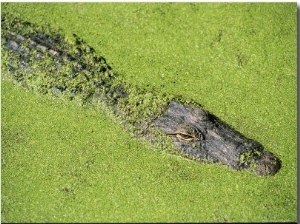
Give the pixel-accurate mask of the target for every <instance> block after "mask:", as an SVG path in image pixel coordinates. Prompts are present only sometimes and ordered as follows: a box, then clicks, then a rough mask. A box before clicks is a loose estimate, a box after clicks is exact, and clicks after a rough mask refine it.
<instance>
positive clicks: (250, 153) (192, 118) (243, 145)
mask: <svg viewBox="0 0 300 224" xmlns="http://www.w3.org/2000/svg"><path fill="white" fill-rule="evenodd" d="M2 38H3V40H5V42H6V44H5V45H4V48H6V49H7V50H9V51H10V52H13V53H14V54H17V55H20V57H19V58H18V60H19V62H21V63H20V64H19V65H18V66H19V67H13V66H11V65H10V63H8V67H9V70H10V71H11V72H14V73H19V74H21V75H18V76H17V77H16V80H17V81H19V82H22V79H23V77H24V76H26V74H27V73H30V72H32V68H31V67H30V64H29V63H28V61H29V58H30V56H31V52H34V51H33V50H35V49H36V51H35V53H33V56H34V60H35V61H36V64H38V62H39V60H43V59H42V56H43V54H46V53H47V52H48V54H50V55H51V56H52V57H53V58H55V59H57V62H56V63H57V64H56V66H57V69H60V67H62V66H63V65H64V64H66V63H70V62H71V61H78V65H77V67H75V68H74V69H73V70H72V71H71V74H69V75H68V77H67V78H66V79H74V78H76V77H77V74H78V73H79V72H80V71H82V70H92V68H95V65H89V64H84V63H83V62H81V61H80V57H81V55H71V54H69V53H68V49H67V48H62V47H61V46H64V47H65V45H62V44H61V43H60V41H61V40H60V36H57V37H49V36H47V35H44V34H42V33H36V34H34V35H32V36H30V37H29V38H28V37H27V38H26V37H24V36H22V35H20V34H18V33H13V32H7V35H4V36H2ZM26 40H27V42H28V43H29V44H28V45H27V47H22V43H23V42H25V41H26ZM97 60H98V61H97V63H96V64H97V65H96V66H97V67H98V66H99V69H98V70H99V72H103V73H104V74H107V77H108V78H107V79H105V80H101V81H99V82H95V84H96V85H97V86H98V87H99V88H102V87H103V86H105V88H107V93H106V95H105V96H104V97H103V100H104V101H105V100H107V101H108V102H110V103H111V104H112V105H113V108H114V112H115V113H119V114H122V111H118V101H119V99H121V98H125V97H127V95H128V94H127V93H126V90H125V88H123V87H122V86H119V87H114V88H113V87H112V85H111V83H110V78H111V76H112V75H111V74H112V73H111V68H110V66H109V65H107V64H106V60H105V59H104V58H103V57H99V58H98V59H97ZM98 62H99V63H98ZM100 64H101V66H100ZM93 66H94V67H93ZM87 80H88V77H87ZM52 89H54V90H57V91H60V92H63V91H65V88H64V87H63V86H59V85H56V84H54V86H53V87H52ZM74 94H77V92H75V93H74ZM152 125H153V126H155V127H157V128H158V129H160V130H161V131H162V132H164V133H165V134H166V135H167V136H169V137H170V138H171V139H172V141H173V143H174V145H175V146H176V147H177V148H179V149H180V150H182V151H183V152H184V153H186V154H188V155H191V156H192V157H194V158H197V159H200V160H203V161H211V162H220V163H223V164H225V165H227V166H229V167H230V168H232V169H235V170H242V169H247V170H250V171H252V172H254V173H255V174H257V175H260V176H267V175H275V174H276V173H277V172H278V171H279V169H280V168H281V161H280V159H279V158H277V157H276V156H275V155H274V154H272V153H271V152H267V151H264V147H263V145H262V144H260V143H259V142H257V141H255V140H252V139H249V138H247V137H245V136H244V135H243V134H241V133H239V132H238V131H236V130H234V129H233V128H232V127H230V126H229V125H228V124H226V123H225V122H223V121H221V120H220V119H219V118H217V117H216V116H215V115H213V114H211V113H210V112H208V111H206V110H204V109H203V108H202V107H200V106H191V105H184V104H182V103H179V102H176V101H171V102H170V103H169V105H168V107H167V109H166V111H165V112H164V113H163V114H162V115H160V116H158V118H155V119H154V120H153V121H152V122H150V124H149V123H148V124H147V125H146V126H148V127H149V126H152Z"/></svg>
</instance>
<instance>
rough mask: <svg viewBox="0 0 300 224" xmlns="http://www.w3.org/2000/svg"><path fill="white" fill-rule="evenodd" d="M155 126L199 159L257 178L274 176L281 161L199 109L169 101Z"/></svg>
mask: <svg viewBox="0 0 300 224" xmlns="http://www.w3.org/2000/svg"><path fill="white" fill-rule="evenodd" d="M153 124H154V126H156V127H158V128H159V129H160V130H162V131H163V132H164V133H165V134H166V135H169V136H170V137H171V138H172V141H173V143H174V145H175V146H176V147H178V148H180V149H181V150H183V151H184V152H185V153H186V154H189V155H192V156H193V157H195V158H198V159H200V160H208V161H212V162H221V163H223V164H225V165H227V166H229V167H231V168H232V169H235V170H241V169H248V170H250V171H253V172H254V173H256V174H257V175H261V176H267V175H274V174H276V173H277V172H278V170H279V169H280V167H281V162H280V160H279V159H278V158H277V157H276V156H275V155H274V154H273V153H271V152H266V151H264V147H263V145H262V144H260V143H259V142H257V141H255V140H252V139H249V138H247V137H245V136H244V135H243V134H241V133H240V132H238V131H236V130H234V129H233V128H232V127H230V126H229V125H228V124H226V123H225V122H223V121H221V120H220V119H219V118H217V117H216V116H215V115H213V114H211V113H209V112H208V111H206V110H204V109H203V108H201V107H195V106H185V105H183V104H181V103H178V102H175V101H172V102H171V103H170V104H169V106H168V109H167V110H166V112H165V113H164V114H163V115H162V116H161V117H159V118H157V119H156V120H155V121H154V123H153Z"/></svg>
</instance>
